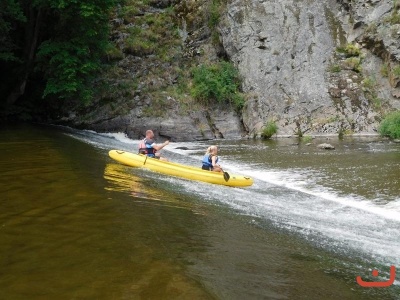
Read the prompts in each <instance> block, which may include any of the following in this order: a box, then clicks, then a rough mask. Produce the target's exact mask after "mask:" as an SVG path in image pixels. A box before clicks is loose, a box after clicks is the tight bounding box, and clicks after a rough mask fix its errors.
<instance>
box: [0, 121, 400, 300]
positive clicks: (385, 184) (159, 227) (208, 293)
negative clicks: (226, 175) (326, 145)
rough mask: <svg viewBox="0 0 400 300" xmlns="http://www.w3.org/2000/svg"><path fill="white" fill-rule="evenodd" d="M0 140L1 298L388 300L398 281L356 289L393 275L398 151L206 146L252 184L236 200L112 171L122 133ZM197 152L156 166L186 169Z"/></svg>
mask: <svg viewBox="0 0 400 300" xmlns="http://www.w3.org/2000/svg"><path fill="white" fill-rule="evenodd" d="M0 135H1V141H2V142H0V153H1V157H2V159H1V162H0V164H1V170H2V171H1V176H0V194H1V200H0V298H1V299H54V298H57V299H398V295H399V293H400V289H399V282H398V281H399V279H397V281H396V284H395V285H393V286H391V287H389V288H386V289H365V288H361V287H359V286H358V285H357V284H356V282H355V277H356V276H357V275H362V276H363V278H365V279H366V280H367V279H369V280H373V278H372V276H371V275H370V274H371V271H372V268H378V269H379V270H380V271H382V272H380V273H382V277H380V280H385V279H387V278H388V277H387V276H388V270H389V268H388V266H389V265H391V264H394V265H396V266H399V267H398V269H399V270H400V253H399V249H400V237H399V231H398V229H399V228H400V226H399V225H400V218H399V214H400V199H399V191H400V185H399V177H400V176H399V166H400V155H399V153H400V145H398V144H392V143H389V142H382V141H379V140H375V139H361V140H359V139H348V140H345V141H342V142H339V141H331V143H334V144H335V146H336V150H334V151H323V150H318V149H317V148H316V147H314V146H313V145H311V146H306V145H304V144H301V143H300V144H297V142H296V141H295V140H291V139H286V140H278V141H268V142H262V141H252V140H249V141H216V142H215V143H217V144H218V146H219V147H220V155H221V158H222V163H223V164H224V166H226V168H227V169H228V170H229V172H235V173H242V174H248V175H251V176H252V177H254V179H255V184H254V185H253V186H252V187H250V188H246V189H236V188H229V187H223V186H216V185H210V184H206V183H197V182H193V181H187V180H183V179H179V178H174V177H168V176H164V175H159V174H156V173H153V172H150V171H146V170H141V169H134V168H129V167H125V166H122V165H120V164H118V163H116V162H114V161H112V160H111V159H110V158H109V157H108V155H107V152H108V150H110V149H123V150H132V149H136V148H137V144H138V141H132V140H129V139H127V138H126V137H125V136H124V135H122V134H115V133H112V134H96V133H94V132H87V131H76V130H71V129H66V128H57V127H43V126H27V125H23V126H21V125H18V126H16V125H15V126H8V127H3V128H2V129H1V131H0ZM317 142H318V141H314V142H313V143H317ZM182 145H184V146H185V147H188V148H189V150H179V149H176V147H179V146H182ZM207 145H208V143H184V144H176V143H171V145H169V146H168V147H167V149H166V151H165V152H164V154H165V155H166V156H167V157H169V158H170V159H171V160H173V161H177V162H184V163H188V164H192V165H196V164H197V163H198V161H199V158H200V157H201V155H202V154H203V151H204V150H205V148H206V147H207ZM399 272H400V271H399Z"/></svg>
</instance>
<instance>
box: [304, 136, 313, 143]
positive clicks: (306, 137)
mask: <svg viewBox="0 0 400 300" xmlns="http://www.w3.org/2000/svg"><path fill="white" fill-rule="evenodd" d="M312 139H313V138H312V136H310V135H303V136H302V137H301V141H302V142H303V143H310V142H311V141H312Z"/></svg>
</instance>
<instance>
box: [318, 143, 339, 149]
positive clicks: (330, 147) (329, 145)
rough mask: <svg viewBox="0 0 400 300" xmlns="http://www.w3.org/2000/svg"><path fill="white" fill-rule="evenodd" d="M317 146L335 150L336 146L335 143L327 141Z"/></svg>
mask: <svg viewBox="0 0 400 300" xmlns="http://www.w3.org/2000/svg"><path fill="white" fill-rule="evenodd" d="M317 148H320V149H326V150H334V149H335V147H334V146H333V145H331V144H327V143H323V144H319V145H318V146H317Z"/></svg>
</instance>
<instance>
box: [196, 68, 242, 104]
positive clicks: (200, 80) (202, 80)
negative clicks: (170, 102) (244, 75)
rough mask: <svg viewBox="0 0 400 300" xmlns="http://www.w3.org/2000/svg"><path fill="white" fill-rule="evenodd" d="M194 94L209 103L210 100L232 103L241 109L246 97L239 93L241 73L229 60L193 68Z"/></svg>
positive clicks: (198, 98)
mask: <svg viewBox="0 0 400 300" xmlns="http://www.w3.org/2000/svg"><path fill="white" fill-rule="evenodd" d="M192 75H193V87H192V90H191V94H192V96H193V97H194V98H195V99H197V100H199V101H202V102H204V103H205V104H209V103H210V102H209V101H216V102H219V103H231V104H233V106H234V108H236V109H238V110H240V109H241V108H242V107H243V105H244V98H243V96H242V95H241V94H240V93H239V83H240V81H239V74H238V71H237V70H236V69H235V67H234V66H233V65H232V64H231V63H229V62H224V61H222V62H220V63H218V64H213V65H208V66H207V65H200V66H198V67H195V68H194V69H193V70H192Z"/></svg>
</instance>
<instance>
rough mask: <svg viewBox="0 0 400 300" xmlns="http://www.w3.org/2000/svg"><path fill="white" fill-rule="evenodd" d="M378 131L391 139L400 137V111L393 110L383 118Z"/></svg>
mask: <svg viewBox="0 0 400 300" xmlns="http://www.w3.org/2000/svg"><path fill="white" fill-rule="evenodd" d="M379 133H380V134H381V135H383V136H387V137H390V138H392V139H400V111H396V112H393V113H391V114H389V115H387V116H386V117H385V118H384V119H383V121H382V123H381V125H380V127H379Z"/></svg>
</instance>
